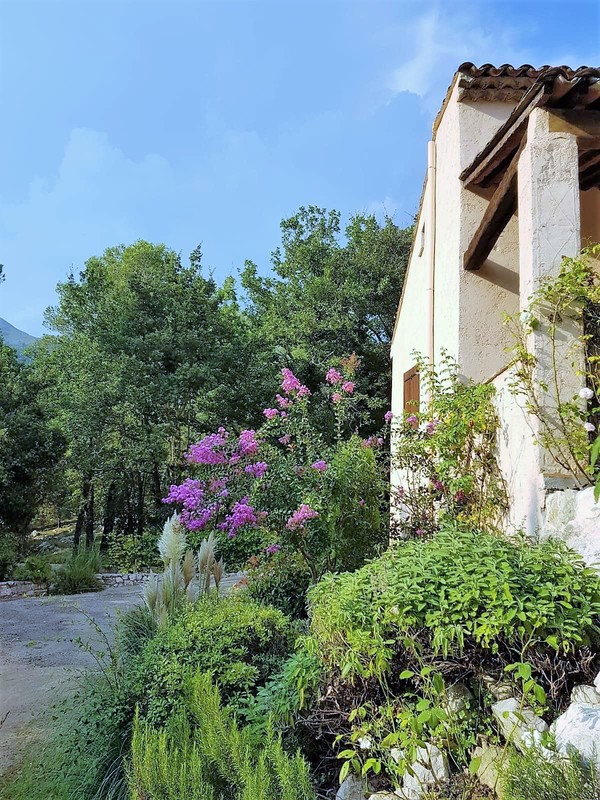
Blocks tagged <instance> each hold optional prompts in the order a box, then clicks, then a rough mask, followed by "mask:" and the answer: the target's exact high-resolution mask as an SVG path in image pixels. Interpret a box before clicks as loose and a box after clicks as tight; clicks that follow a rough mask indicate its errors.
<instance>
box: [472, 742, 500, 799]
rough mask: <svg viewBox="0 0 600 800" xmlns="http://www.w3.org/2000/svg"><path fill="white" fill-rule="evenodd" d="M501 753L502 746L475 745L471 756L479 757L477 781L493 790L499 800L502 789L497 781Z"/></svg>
mask: <svg viewBox="0 0 600 800" xmlns="http://www.w3.org/2000/svg"><path fill="white" fill-rule="evenodd" d="M503 754H504V750H503V748H501V747H496V746H495V745H484V746H483V747H476V748H475V750H474V752H473V758H480V759H481V761H480V763H479V766H478V767H477V778H478V780H479V783H481V784H482V785H483V786H487V787H488V788H490V789H491V790H492V791H493V792H495V793H496V795H497V796H498V798H499V800H502V790H501V785H500V783H499V766H500V764H501V763H502V757H503Z"/></svg>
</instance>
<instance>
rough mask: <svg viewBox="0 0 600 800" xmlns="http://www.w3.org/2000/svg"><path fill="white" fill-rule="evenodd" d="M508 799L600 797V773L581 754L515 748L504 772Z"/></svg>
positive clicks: (593, 799) (598, 799)
mask: <svg viewBox="0 0 600 800" xmlns="http://www.w3.org/2000/svg"><path fill="white" fill-rule="evenodd" d="M501 781H502V788H503V795H502V796H503V798H504V800H600V774H599V773H598V770H597V768H596V767H595V765H594V764H593V763H586V762H584V761H583V760H582V759H581V757H579V756H578V755H576V754H574V753H573V754H571V755H570V756H569V757H565V756H559V755H557V756H556V757H555V758H554V759H548V758H547V757H546V755H544V756H541V755H540V754H539V753H538V752H537V751H536V750H535V749H533V748H532V749H530V750H527V751H526V752H525V753H523V754H521V753H517V752H516V751H513V752H512V753H511V754H510V755H509V757H508V759H507V761H506V764H505V767H504V769H503V770H502V775H501Z"/></svg>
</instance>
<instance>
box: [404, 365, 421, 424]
mask: <svg viewBox="0 0 600 800" xmlns="http://www.w3.org/2000/svg"><path fill="white" fill-rule="evenodd" d="M420 401H421V381H420V378H419V371H418V369H417V368H416V367H412V369H409V370H408V372H405V373H404V411H405V412H406V413H407V414H416V413H418V411H419V403H420Z"/></svg>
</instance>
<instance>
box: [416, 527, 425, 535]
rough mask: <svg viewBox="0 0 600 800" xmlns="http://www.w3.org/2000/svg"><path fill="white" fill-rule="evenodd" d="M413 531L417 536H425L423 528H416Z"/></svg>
mask: <svg viewBox="0 0 600 800" xmlns="http://www.w3.org/2000/svg"><path fill="white" fill-rule="evenodd" d="M415 533H416V534H417V536H425V531H424V530H423V528H417V530H416V531H415Z"/></svg>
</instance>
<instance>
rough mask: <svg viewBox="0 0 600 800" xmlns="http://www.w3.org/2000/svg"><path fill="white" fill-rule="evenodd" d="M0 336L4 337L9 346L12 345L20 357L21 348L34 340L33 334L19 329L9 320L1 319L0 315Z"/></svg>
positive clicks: (21, 353)
mask: <svg viewBox="0 0 600 800" xmlns="http://www.w3.org/2000/svg"><path fill="white" fill-rule="evenodd" d="M0 338H2V339H4V341H5V343H6V344H7V345H9V347H13V348H14V349H15V350H16V351H17V353H18V355H19V358H20V359H22V358H23V350H24V349H25V348H26V347H28V346H29V345H30V344H33V343H34V342H35V340H36V337H35V336H31V335H30V334H29V333H25V331H20V330H19V329H18V328H15V327H14V325H11V324H10V322H7V321H6V320H5V319H2V317H0Z"/></svg>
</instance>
